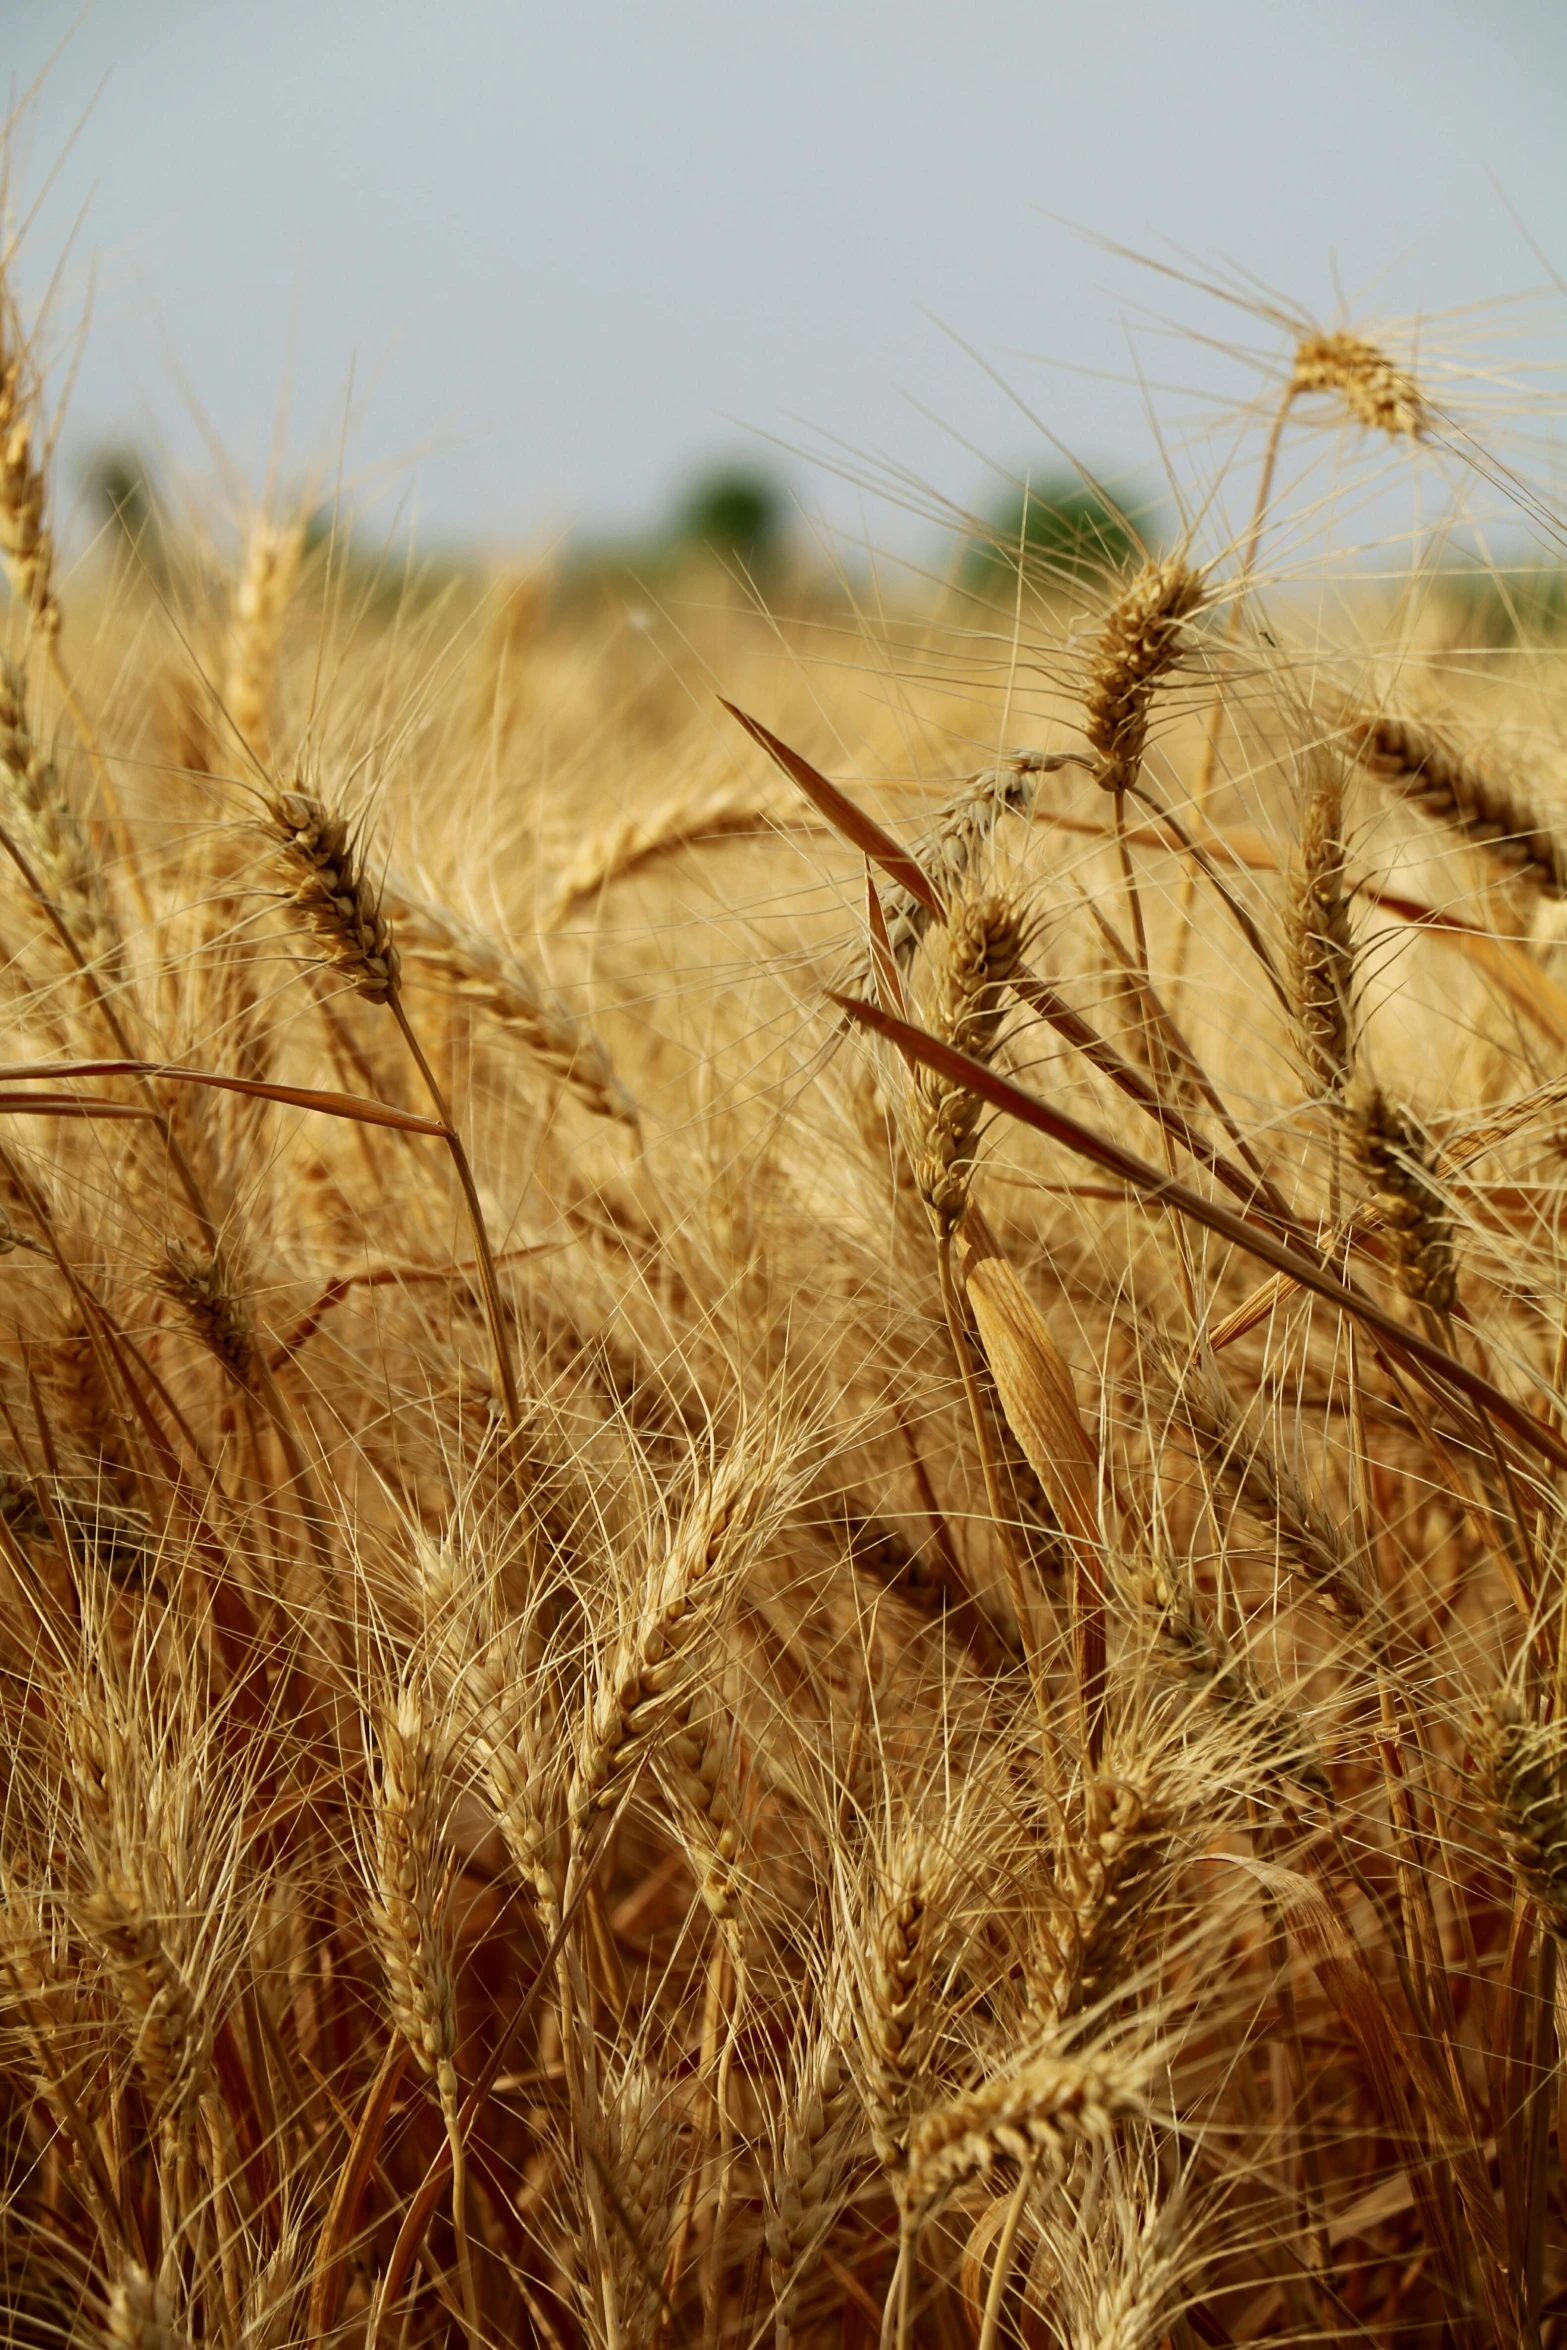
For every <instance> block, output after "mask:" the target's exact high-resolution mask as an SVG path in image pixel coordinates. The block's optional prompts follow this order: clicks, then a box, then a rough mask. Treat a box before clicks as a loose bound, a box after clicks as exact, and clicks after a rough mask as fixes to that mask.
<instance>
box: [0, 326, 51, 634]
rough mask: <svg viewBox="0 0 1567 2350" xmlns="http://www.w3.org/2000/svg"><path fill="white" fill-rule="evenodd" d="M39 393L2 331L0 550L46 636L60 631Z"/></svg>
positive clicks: (18, 591) (23, 600)
mask: <svg viewBox="0 0 1567 2350" xmlns="http://www.w3.org/2000/svg"><path fill="white" fill-rule="evenodd" d="M37 432H38V398H37V390H36V386H35V385H33V384H32V382H31V381H30V379H29V375H28V372H27V370H26V369H25V367H24V363H23V357H22V354H21V353H20V352H19V351H13V352H12V353H11V355H10V356H9V357H7V355H6V349H5V336H4V333H3V330H0V555H3V556H4V558H5V567H6V570H7V572H8V573H9V575H10V580H11V588H12V592H13V593H14V595H15V596H16V599H17V602H18V603H19V604H23V605H25V606H26V609H27V613H28V616H29V618H30V620H31V622H32V625H33V627H34V628H35V629H36V630H37V631H38V633H39V635H40V636H42V637H48V638H53V637H54V636H55V635H57V634H58V632H59V627H60V606H59V603H58V600H57V599H56V596H55V592H54V541H53V539H52V537H51V536H50V533H49V531H48V529H47V527H46V525H45V521H44V511H45V506H46V503H47V497H48V485H47V480H46V477H45V473H44V468H43V465H42V463H41V462H40V460H39V457H38V454H37V449H36V441H37Z"/></svg>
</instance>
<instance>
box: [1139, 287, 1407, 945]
mask: <svg viewBox="0 0 1567 2350" xmlns="http://www.w3.org/2000/svg"><path fill="white" fill-rule="evenodd" d="M1307 392H1336V393H1337V394H1338V396H1339V398H1340V400H1341V401H1342V402H1343V404H1344V407H1345V409H1346V410H1347V412H1348V413H1349V415H1350V416H1351V417H1352V418H1353V419H1354V421H1355V422H1356V423H1357V424H1362V425H1364V426H1365V427H1366V429H1367V431H1368V432H1382V433H1386V434H1388V435H1389V436H1390V437H1391V438H1392V439H1395V440H1403V439H1407V440H1409V441H1411V442H1414V441H1418V440H1421V439H1423V438H1424V436H1425V434H1426V431H1427V430H1428V428H1429V424H1430V410H1429V408H1428V407H1427V404H1426V399H1425V395H1424V393H1423V392H1422V391H1421V389H1420V386H1419V385H1418V383H1416V381H1415V379H1414V377H1413V376H1412V375H1410V374H1408V373H1407V371H1406V370H1405V369H1403V368H1401V367H1398V366H1395V364H1394V363H1393V361H1392V360H1391V359H1389V358H1388V356H1387V354H1386V352H1385V351H1382V350H1380V349H1379V348H1378V346H1377V345H1376V344H1375V343H1369V342H1367V341H1366V340H1365V338H1364V336H1362V335H1354V334H1348V333H1344V332H1337V333H1332V334H1321V333H1318V332H1317V331H1316V330H1315V329H1313V330H1312V331H1311V332H1309V333H1307V334H1304V335H1302V336H1301V337H1300V338H1299V340H1298V341H1297V343H1296V345H1295V356H1294V362H1293V364H1292V366H1291V368H1290V373H1289V380H1288V381H1287V382H1286V384H1285V386H1284V391H1283V395H1282V397H1281V398H1280V400H1279V403H1278V406H1277V407H1276V408H1275V410H1274V412H1273V421H1272V423H1271V424H1270V425H1269V427H1268V440H1267V446H1266V448H1265V449H1264V451H1263V457H1262V470H1261V472H1260V474H1259V475H1258V479H1257V499H1256V504H1255V505H1254V507H1253V508H1252V517H1251V527H1250V529H1249V530H1248V531H1247V534H1246V546H1245V550H1244V552H1243V554H1242V556H1241V562H1240V569H1239V571H1238V572H1237V574H1236V579H1235V586H1234V590H1233V593H1232V596H1231V600H1230V616H1229V621H1228V623H1227V625H1226V628H1225V632H1224V651H1223V654H1222V655H1221V657H1220V662H1219V679H1218V685H1219V690H1218V691H1217V692H1216V693H1215V695H1214V699H1213V707H1212V709H1211V710H1210V712H1209V715H1208V740H1207V743H1206V745H1205V747H1204V750H1203V762H1202V770H1201V773H1200V774H1199V776H1198V780H1197V794H1196V797H1197V805H1198V807H1199V808H1206V806H1207V804H1208V795H1209V793H1210V792H1211V791H1212V789H1213V778H1214V772H1215V770H1216V768H1217V766H1218V760H1219V744H1220V741H1221V739H1222V737H1223V733H1224V716H1225V695H1224V684H1225V679H1226V677H1227V675H1228V672H1229V668H1230V664H1231V662H1232V660H1233V659H1234V655H1235V644H1236V639H1237V638H1238V636H1239V635H1240V626H1241V614H1242V612H1243V611H1244V609H1245V604H1246V596H1247V591H1248V590H1249V588H1250V586H1251V579H1252V574H1253V572H1254V571H1255V570H1256V568H1257V550H1258V548H1259V547H1260V546H1261V544H1262V531H1263V525H1264V524H1265V523H1266V521H1267V519H1268V508H1269V506H1270V505H1271V503H1272V500H1273V476H1274V472H1275V470H1276V468H1277V466H1278V460H1279V447H1280V443H1281V442H1282V440H1283V438H1284V427H1285V425H1286V423H1287V422H1288V421H1289V413H1290V410H1291V409H1292V408H1293V407H1294V405H1295V402H1296V401H1297V400H1298V399H1299V398H1300V397H1301V396H1302V394H1303V393H1307ZM1189 902H1190V901H1189V896H1188V897H1187V898H1186V899H1184V900H1183V903H1189Z"/></svg>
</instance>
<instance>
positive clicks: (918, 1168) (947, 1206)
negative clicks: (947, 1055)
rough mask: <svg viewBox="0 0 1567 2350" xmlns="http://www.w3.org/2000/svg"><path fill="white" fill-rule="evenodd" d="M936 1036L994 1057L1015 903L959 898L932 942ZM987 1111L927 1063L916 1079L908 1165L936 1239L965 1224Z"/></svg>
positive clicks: (1010, 961) (1017, 918) (1013, 943)
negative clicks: (976, 1158)
mask: <svg viewBox="0 0 1567 2350" xmlns="http://www.w3.org/2000/svg"><path fill="white" fill-rule="evenodd" d="M929 949H930V958H931V980H932V986H931V1002H930V1006H929V1010H928V1012H927V1015H926V1017H927V1022H928V1025H929V1026H930V1028H931V1030H932V1032H933V1034H935V1035H937V1036H939V1037H940V1038H941V1039H942V1040H943V1042H944V1043H947V1044H951V1045H955V1046H956V1047H957V1049H958V1051H959V1052H964V1053H969V1054H971V1055H972V1056H973V1058H974V1059H975V1060H977V1061H985V1062H988V1061H989V1060H990V1058H991V1056H992V1054H993V1053H994V1052H995V1049H996V1044H997V1041H998V1039H999V1037H1000V1033H1001V1023H1002V1019H1003V1016H1004V1014H1005V1010H1006V990H1007V983H1008V982H1009V980H1010V979H1011V977H1012V975H1013V973H1014V972H1015V971H1016V969H1017V967H1018V964H1019V962H1020V960H1021V957H1022V918H1021V915H1020V913H1019V911H1018V908H1017V906H1016V905H1015V903H1013V902H1012V901H1011V900H1010V899H1008V898H1005V897H1001V896H995V895H986V896H965V897H960V898H955V899H954V900H953V901H952V903H951V905H949V907H948V909H947V919H946V922H945V924H944V925H943V926H942V927H940V928H938V929H934V930H932V932H931V933H930V937H929ZM982 1114H983V1106H982V1104H981V1103H980V1101H979V1100H978V1098H977V1096H976V1095H974V1094H972V1093H969V1092H968V1091H967V1090H966V1089H965V1088H964V1087H962V1086H960V1085H957V1084H955V1083H954V1082H953V1081H952V1079H951V1078H948V1077H943V1076H941V1075H940V1074H939V1073H938V1072H937V1071H936V1070H934V1069H927V1068H926V1067H924V1065H923V1064H922V1065H921V1066H920V1067H919V1068H917V1069H916V1070H915V1071H914V1073H913V1077H912V1081H911V1086H910V1109H909V1159H910V1162H911V1164H912V1166H913V1170H914V1180H915V1183H916V1185H917V1186H918V1188H919V1193H920V1197H921V1198H922V1199H923V1200H924V1202H925V1206H926V1209H927V1211H928V1213H929V1215H930V1220H931V1224H932V1226H933V1228H934V1229H935V1231H936V1233H937V1235H938V1237H948V1236H950V1235H951V1233H952V1232H953V1231H954V1229H955V1228H956V1227H957V1225H958V1224H960V1223H961V1222H962V1220H963V1212H964V1210H965V1208H966V1207H967V1206H968V1198H969V1187H970V1184H971V1182H972V1180H973V1174H974V1145H975V1141H976V1138H977V1136H978V1133H979V1128H980V1121H981V1117H982Z"/></svg>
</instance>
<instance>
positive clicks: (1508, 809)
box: [1347, 710, 1567, 898]
mask: <svg viewBox="0 0 1567 2350" xmlns="http://www.w3.org/2000/svg"><path fill="white" fill-rule="evenodd" d="M1347 735H1348V740H1349V742H1350V744H1351V746H1352V747H1353V749H1354V751H1355V753H1356V755H1357V756H1358V758H1359V759H1360V761H1361V763H1362V764H1363V765H1364V767H1365V769H1366V772H1367V773H1368V774H1369V775H1374V776H1376V777H1377V778H1378V779H1379V780H1380V781H1381V782H1384V783H1387V784H1390V785H1391V786H1392V788H1393V789H1394V790H1395V791H1396V792H1398V793H1399V794H1400V795H1401V797H1402V798H1404V799H1406V800H1409V801H1410V802H1411V803H1412V804H1413V805H1414V806H1415V807H1417V808H1418V809H1419V810H1420V813H1421V814H1422V815H1423V816H1428V817H1429V818H1430V819H1431V821H1432V822H1433V823H1435V824H1445V825H1447V826H1448V828H1449V829H1450V830H1451V831H1453V832H1455V833H1457V834H1458V835H1459V837H1460V838H1461V839H1463V840H1466V841H1472V842H1473V844H1474V845H1475V847H1476V848H1479V849H1483V850H1484V851H1485V853H1486V855H1487V856H1489V857H1493V858H1494V859H1495V860H1496V862H1497V863H1498V864H1499V865H1504V866H1506V867H1507V868H1508V869H1509V871H1511V872H1514V873H1517V874H1519V875H1521V877H1522V878H1523V879H1524V880H1525V881H1527V882H1530V883H1531V884H1532V885H1533V886H1534V888H1536V889H1537V890H1539V891H1541V892H1542V894H1543V895H1544V896H1546V897H1550V898H1562V897H1567V835H1564V834H1563V832H1562V831H1561V829H1560V827H1559V826H1558V825H1556V824H1555V823H1553V822H1552V821H1551V819H1550V818H1549V817H1548V816H1546V814H1545V813H1544V812H1543V811H1542V810H1541V809H1540V808H1539V807H1538V806H1537V805H1536V804H1535V803H1534V802H1533V801H1532V800H1531V799H1530V797H1529V795H1528V793H1527V791H1526V790H1525V789H1524V788H1523V787H1522V786H1521V785H1520V784H1519V783H1517V782H1514V781H1512V780H1511V779H1509V778H1506V777H1502V776H1497V775H1494V774H1491V773H1489V772H1488V771H1487V770H1486V769H1485V768H1484V767H1482V766H1481V765H1480V763H1479V761H1478V760H1476V759H1474V758H1472V757H1470V756H1469V754H1468V753H1466V752H1465V751H1463V750H1462V749H1460V748H1459V746H1458V744H1457V743H1455V742H1454V741H1453V740H1452V739H1451V738H1450V736H1449V735H1447V734H1446V733H1445V732H1444V731H1443V729H1442V728H1441V727H1439V726H1433V725H1431V724H1429V723H1428V722H1427V721H1425V720H1423V719H1419V718H1412V717H1408V716H1399V715H1397V714H1395V713H1394V712H1392V711H1389V710H1378V711H1372V712H1368V713H1366V714H1364V715H1360V716H1355V717H1352V718H1351V719H1350V720H1349V721H1348V723H1347Z"/></svg>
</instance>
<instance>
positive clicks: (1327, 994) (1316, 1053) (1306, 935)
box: [1289, 751, 1355, 1094]
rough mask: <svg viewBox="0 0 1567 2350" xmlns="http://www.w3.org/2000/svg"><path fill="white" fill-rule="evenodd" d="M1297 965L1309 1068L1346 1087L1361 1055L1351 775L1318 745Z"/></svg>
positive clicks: (1303, 812) (1297, 905) (1293, 949)
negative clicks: (1349, 859) (1349, 867)
mask: <svg viewBox="0 0 1567 2350" xmlns="http://www.w3.org/2000/svg"><path fill="white" fill-rule="evenodd" d="M1289 969H1290V981H1291V992H1292V995H1293V999H1294V1008H1295V1020H1296V1029H1297V1035H1298V1041H1299V1047H1300V1055H1301V1059H1302V1060H1303V1061H1304V1063H1305V1065H1306V1070H1307V1074H1308V1075H1309V1076H1310V1077H1311V1078H1312V1080H1313V1081H1314V1083H1315V1084H1316V1085H1317V1086H1319V1087H1320V1088H1321V1090H1322V1091H1323V1092H1324V1093H1332V1094H1336V1093H1341V1092H1342V1091H1343V1088H1344V1085H1345V1083H1346V1082H1347V1080H1348V1077H1349V1073H1350V1067H1351V1064H1352V1062H1353V1059H1354V1026H1353V1020H1354V981H1355V950H1354V942H1353V939H1352V937H1351V934H1350V927H1349V899H1348V894H1347V892H1346V890H1345V886H1344V777H1343V772H1342V769H1341V767H1340V765H1339V762H1338V760H1337V759H1336V758H1334V757H1333V755H1332V754H1331V753H1330V752H1328V751H1315V752H1313V753H1312V754H1311V756H1310V757H1309V758H1308V759H1307V761H1306V764H1305V774H1304V778H1303V783H1302V790H1301V808H1300V854H1299V857H1298V859H1297V860H1296V862H1295V864H1294V866H1293V868H1292V871H1291V876H1290V907H1289Z"/></svg>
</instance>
